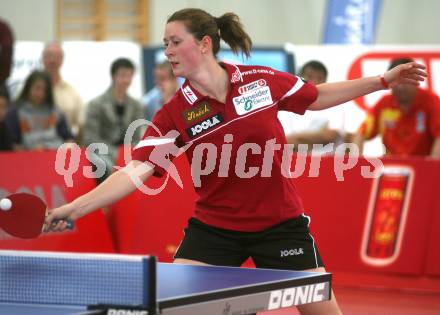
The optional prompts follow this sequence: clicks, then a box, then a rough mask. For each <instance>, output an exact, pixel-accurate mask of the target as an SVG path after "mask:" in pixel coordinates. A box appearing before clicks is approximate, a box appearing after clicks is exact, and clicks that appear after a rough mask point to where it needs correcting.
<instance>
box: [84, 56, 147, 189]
mask: <svg viewBox="0 0 440 315" xmlns="http://www.w3.org/2000/svg"><path fill="white" fill-rule="evenodd" d="M134 71H135V68H134V64H133V63H132V62H131V61H130V60H128V59H126V58H119V59H117V60H115V61H114V62H113V63H112V65H111V69H110V72H111V77H112V83H111V86H110V87H109V89H108V90H107V91H106V92H105V93H104V94H102V95H100V96H98V97H97V98H95V99H93V100H91V101H90V103H89V104H88V105H87V110H86V120H85V125H84V141H83V142H84V144H85V145H90V144H92V143H104V144H105V145H107V147H108V153H105V154H99V153H96V154H94V155H93V157H92V158H93V159H94V160H93V161H92V162H93V164H95V165H96V166H98V165H101V166H105V174H103V177H101V178H99V179H98V181H101V180H103V179H105V178H106V177H107V176H108V175H110V174H111V173H112V169H113V166H114V164H115V161H116V158H117V153H118V147H119V146H121V145H123V144H124V137H125V133H126V131H127V128H128V126H129V125H130V124H131V123H132V122H133V121H135V120H137V119H142V118H143V113H142V106H141V104H140V103H139V102H138V101H137V100H135V99H134V98H132V97H130V96H129V95H128V88H129V87H130V84H131V82H132V79H133V75H134ZM137 131H139V129H138V130H137ZM140 136H141V135H140V132H137V133H135V134H134V136H133V138H132V139H131V142H132V143H137V142H138V141H139V139H140Z"/></svg>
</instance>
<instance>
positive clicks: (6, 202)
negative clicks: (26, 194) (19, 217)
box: [0, 198, 12, 211]
mask: <svg viewBox="0 0 440 315" xmlns="http://www.w3.org/2000/svg"><path fill="white" fill-rule="evenodd" d="M11 207H12V201H11V200H10V199H8V198H3V199H2V200H0V209H1V210H3V211H8V210H9V209H11Z"/></svg>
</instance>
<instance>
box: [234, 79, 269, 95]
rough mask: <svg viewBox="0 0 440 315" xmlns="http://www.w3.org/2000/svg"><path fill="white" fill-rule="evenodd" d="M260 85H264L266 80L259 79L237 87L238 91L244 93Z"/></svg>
mask: <svg viewBox="0 0 440 315" xmlns="http://www.w3.org/2000/svg"><path fill="white" fill-rule="evenodd" d="M262 86H266V80H263V79H260V80H257V81H254V82H251V83H249V84H246V85H243V86H240V87H239V88H238V93H240V94H245V93H248V92H250V91H252V90H255V89H258V88H260V87H262Z"/></svg>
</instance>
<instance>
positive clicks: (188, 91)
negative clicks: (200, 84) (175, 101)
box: [182, 85, 197, 105]
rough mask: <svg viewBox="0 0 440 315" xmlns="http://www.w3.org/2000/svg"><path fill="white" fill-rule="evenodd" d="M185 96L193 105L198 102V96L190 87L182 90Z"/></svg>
mask: <svg viewBox="0 0 440 315" xmlns="http://www.w3.org/2000/svg"><path fill="white" fill-rule="evenodd" d="M182 92H183V96H185V99H186V100H187V101H188V103H190V104H191V105H192V104H194V103H195V101H197V96H196V94H195V93H194V92H193V90H192V89H191V87H190V86H189V85H187V86H185V87H184V88H182Z"/></svg>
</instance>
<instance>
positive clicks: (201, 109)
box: [183, 102, 212, 123]
mask: <svg viewBox="0 0 440 315" xmlns="http://www.w3.org/2000/svg"><path fill="white" fill-rule="evenodd" d="M211 111H212V109H211V106H209V104H208V103H207V102H202V103H201V104H200V105H197V106H196V107H194V108H192V109H189V110H186V111H184V112H183V118H184V119H185V122H187V123H192V122H193V121H195V120H197V119H199V118H202V117H204V116H206V115H208V114H209V113H210V112H211Z"/></svg>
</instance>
